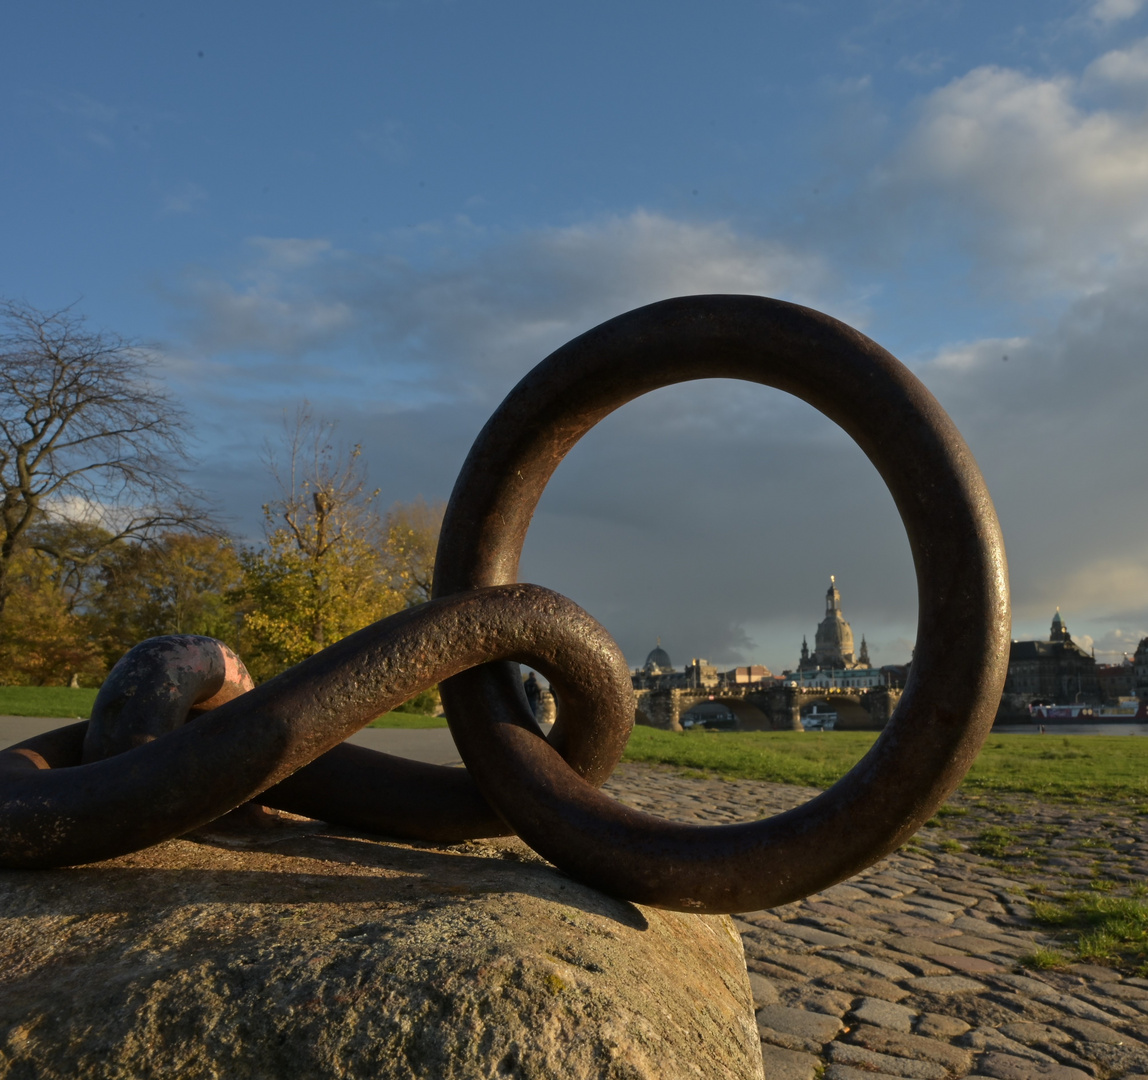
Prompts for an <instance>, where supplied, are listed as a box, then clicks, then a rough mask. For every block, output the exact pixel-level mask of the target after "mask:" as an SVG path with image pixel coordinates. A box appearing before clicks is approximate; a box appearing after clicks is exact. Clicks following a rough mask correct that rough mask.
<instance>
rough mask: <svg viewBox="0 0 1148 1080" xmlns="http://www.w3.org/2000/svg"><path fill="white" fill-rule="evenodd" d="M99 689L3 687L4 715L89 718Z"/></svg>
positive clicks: (404, 717) (437, 721) (390, 721)
mask: <svg viewBox="0 0 1148 1080" xmlns="http://www.w3.org/2000/svg"><path fill="white" fill-rule="evenodd" d="M97 693H98V691H97V690H92V689H87V688H79V689H72V688H71V687H70V686H0V716H58V717H61V718H64V719H70V718H72V717H74V716H78V717H80V718H81V719H84V720H86V719H88V717H89V716H91V714H92V705H93V704H94V703H95V700H96V694H97ZM367 726H368V727H377V728H441V727H446V720H445V719H444V718H443V717H441V716H421V715H420V714H418V713H400V712H390V713H384V714H383V715H382V716H380V717H379V718H378V719H377V720H372V721H371V722H370V723H369V724H368V725H367Z"/></svg>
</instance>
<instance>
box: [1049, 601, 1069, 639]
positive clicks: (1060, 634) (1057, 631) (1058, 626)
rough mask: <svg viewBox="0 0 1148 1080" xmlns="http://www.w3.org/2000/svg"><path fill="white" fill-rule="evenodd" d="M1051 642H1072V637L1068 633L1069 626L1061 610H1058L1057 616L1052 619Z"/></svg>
mask: <svg viewBox="0 0 1148 1080" xmlns="http://www.w3.org/2000/svg"><path fill="white" fill-rule="evenodd" d="M1048 640H1049V641H1071V640H1072V635H1071V634H1069V632H1068V626H1067V624H1066V623H1065V621H1064V619H1063V617H1062V616H1061V614H1060V608H1059V607H1058V608H1057V609H1056V614H1055V615H1053V617H1052V631H1051V632H1050V633H1049V635H1048Z"/></svg>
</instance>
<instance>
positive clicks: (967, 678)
mask: <svg viewBox="0 0 1148 1080" xmlns="http://www.w3.org/2000/svg"><path fill="white" fill-rule="evenodd" d="M699 378H729V379H742V380H746V381H749V382H757V383H762V384H764V385H767V386H774V387H777V388H779V389H782V390H785V391H788V392H789V393H791V394H794V395H796V396H797V397H799V398H802V399H803V400H805V401H806V402H808V403H809V404H810V405H812V406H814V408H816V409H818V410H820V411H821V412H822V413H824V414H825V415H826V416H827V417H829V418H830V419H831V420H833V421H835V422H836V423H837V424H839V425H840V426H841V427H842V428H844V430H845V431H846V432H848V434H849V435H850V436H851V437H852V438H853V439H854V441H855V442H856V443H857V444H858V445H859V446H860V447H861V449H862V450H863V451H864V452H865V454H866V455H867V456H868V458H869V460H870V461H871V462H872V463H873V464H874V465H875V466H876V468H877V471H878V472H879V473H880V475H881V476H882V478H883V479H884V481H885V483H886V485H887V486H888V488H889V491H890V492H891V494H892V496H893V499H894V502H895V503H896V506H897V508H898V510H899V512H900V515H901V518H902V521H903V523H904V526H905V529H906V531H907V533H908V537H909V544H910V547H911V550H912V555H913V561H914V565H915V568H916V573H917V591H918V636H917V644H916V650H915V653H914V660H913V665H912V669H911V674H910V676H909V679H908V684H907V686H906V688H905V691H904V694H903V696H902V698H901V702H900V705H899V706H898V708H897V709H896V711H895V713H894V715H893V718H892V720H891V721H890V723H889V724H888V726H887V727H886V728H885V730H884V731H883V732H882V734H881V735H880V737H879V738H878V739H877V741H876V743H875V744H874V746H873V747H872V749H871V750H870V751H869V753H868V754H866V755H865V757H864V758H863V759H862V760H861V761H860V762H859V763H858V764H857V765H856V766H855V767H854V768H853V769H852V771H851V772H849V773H848V775H846V776H845V777H844V778H843V779H842V780H840V781H839V782H838V783H837V784H835V785H834V786H833V787H832V788H831V789H830V790H829V791H827V792H825V793H824V794H822V795H820V796H819V797H817V798H815V799H813V800H811V801H810V802H808V803H806V804H805V805H804V806H802V807H800V808H798V809H796V810H792V811H790V812H788V813H785V814H780V815H778V816H776V817H773V818H770V819H768V820H765V821H760V822H754V823H751V824H743V825H723V826H716V827H699V826H690V825H680V824H676V823H670V822H667V821H664V820H662V819H659V818H655V817H652V816H650V815H648V814H643V813H639V812H637V811H635V810H631V809H629V808H627V807H624V806H622V805H620V804H619V803H617V802H614V801H613V800H611V799H609V798H608V797H606V796H605V795H603V794H602V793H601V792H599V791H596V790H595V789H594V788H592V787H590V786H589V785H588V784H586V783H584V782H583V781H581V780H580V779H579V778H578V777H577V776H576V775H575V774H574V773H573V772H572V771H571V770H570V769H569V768H568V767H567V766H566V765H565V763H564V762H563V761H562V759H561V758H560V757H559V756H558V755H557V754H556V753H555V752H554V750H553V748H552V747H550V746H548V745H547V744H546V742H545V741H544V740H542V739H539V738H537V737H534V736H532V735H531V734H530V733H529V732H526V731H524V730H523V729H521V728H520V727H516V726H514V725H512V724H507V723H505V722H502V721H501V720H500V715H501V713H502V712H503V711H504V710H505V708H506V707H507V706H508V705H509V702H508V701H507V699H506V687H507V686H508V685H509V684H510V682H511V679H510V677H509V676H508V675H507V674H506V672H505V671H500V670H499V667H500V666H499V665H485V666H483V667H480V668H476V669H474V670H472V671H468V672H466V673H464V674H460V675H457V676H455V677H453V678H452V679H450V680H449V681H447V682H446V683H445V684H444V685H443V687H442V694H443V702H444V704H445V706H446V710H447V715H448V718H449V721H450V726H451V730H452V732H453V734H454V737H455V742H456V744H457V746H458V748H459V751H460V752H461V754H462V757H463V760H464V761H465V762H466V765H467V768H468V769H469V770H470V772H471V774H472V775H473V776H474V778H475V780H476V781H477V783H478V786H479V788H480V790H481V791H482V793H483V794H484V795H485V796H486V798H487V800H488V801H489V802H490V803H491V805H492V806H494V807H495V809H496V810H497V811H498V812H499V813H500V814H501V815H502V817H503V818H505V820H506V821H507V822H509V823H510V824H511V825H512V826H513V827H514V829H515V830H516V831H517V832H518V833H519V835H520V836H521V837H522V838H523V839H524V840H525V841H526V842H527V843H528V844H530V845H531V846H532V847H533V848H535V850H537V851H538V852H540V853H541V854H543V855H544V856H546V857H547V858H548V859H550V860H551V861H552V862H554V863H555V864H556V865H558V866H559V867H561V868H562V869H564V870H566V871H567V872H569V873H570V874H572V875H573V876H574V877H577V878H579V879H581V880H582V881H585V882H588V883H590V884H592V885H596V886H598V887H599V888H601V889H603V890H604V891H606V892H610V893H613V894H615V895H617V896H622V897H625V898H627V899H629V900H633V901H637V902H640V903H646V904H652V905H658V906H663V907H670V908H678V909H684V910H693V911H707V912H729V911H747V910H753V909H757V908H765V907H772V906H775V905H777V904H782V903H786V902H788V901H791V900H795V899H797V898H799V897H801V896H805V895H808V894H809V893H812V892H816V891H818V890H819V889H822V888H825V887H827V886H829V885H831V884H833V883H834V882H837V881H841V880H842V879H844V878H846V877H848V876H849V875H851V874H854V873H856V872H857V871H858V870H861V869H863V868H864V867H865V866H868V865H870V864H871V863H873V862H875V861H876V860H877V859H878V858H880V857H881V856H883V855H885V854H887V853H888V852H889V851H892V850H893V849H894V848H896V847H897V846H898V845H899V844H901V843H903V842H904V841H905V840H906V839H907V838H908V837H909V836H910V835H911V834H912V833H913V832H914V831H915V830H916V829H917V828H919V827H920V826H921V824H923V823H924V821H925V820H926V819H927V818H928V817H929V816H930V815H931V814H932V813H933V811H934V810H935V809H936V808H937V807H938V806H939V805H940V804H941V802H943V801H944V799H945V798H946V796H947V795H948V794H949V793H950V792H951V791H952V790H953V789H954V788H955V787H956V785H957V783H958V782H959V781H960V779H961V777H962V776H963V775H964V773H965V772H966V770H967V769H968V767H969V765H970V764H971V763H972V760H973V758H974V757H975V755H976V753H977V750H978V749H979V748H980V745H981V743H982V742H983V740H984V738H985V736H986V735H987V734H988V731H989V729H990V727H991V725H992V721H993V716H994V713H995V710H996V706H997V703H998V701H999V700H1000V693H1001V689H1002V687H1003V684H1004V677H1005V671H1006V666H1007V658H1008V640H1009V602H1008V585H1007V570H1006V565H1005V555H1004V546H1003V542H1002V539H1001V535H1000V528H999V525H998V523H997V518H996V513H995V511H994V509H993V506H992V502H991V500H990V498H989V494H988V491H987V490H986V488H985V484H984V481H983V479H982V477H981V474H980V472H979V470H978V469H977V466H976V463H975V462H974V460H973V457H972V454H971V453H970V451H969V449H968V447H967V446H966V445H965V443H964V440H963V439H962V438H961V436H960V434H959V432H958V431H957V429H956V427H955V426H954V425H953V423H952V421H951V420H950V419H949V417H948V416H947V415H946V414H945V412H944V410H943V409H942V408H941V407H940V405H939V404H938V403H937V402H936V400H935V399H934V398H933V397H932V395H931V394H930V393H929V392H928V391H927V390H926V389H925V387H924V386H923V385H922V384H921V383H920V381H919V380H918V379H917V378H916V377H915V376H913V375H912V373H910V372H909V371H908V369H907V368H905V367H904V366H903V365H902V364H900V363H899V362H898V361H897V360H896V359H895V358H894V357H893V356H891V355H890V354H889V353H887V352H886V351H885V350H884V349H882V348H881V347H880V346H879V345H877V344H876V343H875V342H873V341H871V340H870V339H869V338H867V337H865V336H864V335H863V334H860V333H858V332H857V331H855V330H853V329H852V328H850V327H848V326H846V325H845V324H843V323H840V322H838V321H837V320H835V319H832V318H830V317H829V316H827V315H823V314H821V313H819V312H816V311H812V310H810V309H808V308H802V307H798V306H796V305H793V304H787V303H783V302H781V301H777V300H767V299H764V298H760V297H752V296H696V297H683V298H679V299H674V300H666V301H663V302H661V303H657V304H652V305H650V306H648V307H644V308H639V309H638V310H636V311H631V312H629V313H628V314H625V315H621V316H619V317H618V318H615V319H612V320H610V321H609V322H606V323H603V324H602V325H601V326H598V327H597V328H595V329H593V330H590V331H589V332H588V333H585V334H583V335H582V336H580V337H578V338H575V339H574V340H573V341H571V342H569V343H568V344H566V345H564V346H563V347H562V348H560V349H558V350H557V351H556V352H554V353H552V354H551V355H550V356H549V357H548V358H547V359H546V360H544V361H543V362H542V363H541V364H539V365H538V366H537V367H536V368H534V370H533V371H531V372H530V373H529V374H528V375H527V376H526V377H525V378H524V379H523V380H522V381H521V382H520V383H519V384H518V385H517V386H516V387H515V388H514V389H513V390H512V391H511V392H510V394H509V395H508V396H507V398H506V399H505V401H503V403H502V405H501V406H500V407H499V408H498V410H497V411H496V412H495V413H494V415H493V416H492V417H491V418H490V420H489V421H488V422H487V424H486V426H485V427H484V428H483V430H482V432H481V433H480V435H479V436H478V439H477V440H476V441H475V443H474V446H473V447H472V449H471V451H470V454H469V456H468V457H467V459H466V462H465V464H464V465H463V468H462V471H461V473H460V474H459V478H458V480H457V482H456V484H455V488H454V492H453V494H452V496H451V499H450V503H449V504H448V507H447V512H446V517H445V520H444V523H443V529H442V534H441V538H440V542H439V548H438V556H437V560H436V571H435V583H434V595H436V596H438V597H444V596H449V595H451V594H452V593H456V592H460V591H464V590H468V589H473V588H479V587H483V586H490V585H498V584H505V583H509V582H512V581H514V580H515V579H516V577H517V571H518V560H519V555H520V553H521V550H522V543H523V540H524V538H525V535H526V530H527V528H528V526H529V524H530V519H531V517H532V515H533V513H534V509H535V507H536V505H537V502H538V499H539V497H540V495H541V494H542V491H543V488H544V487H545V486H546V483H547V481H548V480H549V479H550V476H551V474H552V473H553V472H554V470H555V469H556V468H557V466H558V464H559V463H560V462H561V461H562V459H563V458H564V457H565V455H566V454H567V452H568V451H569V450H570V449H571V447H573V446H574V444H575V443H576V442H577V441H578V439H579V438H581V436H582V435H584V434H585V433H586V432H587V431H588V430H589V429H590V428H591V427H593V426H594V425H595V424H596V423H597V422H598V421H599V420H601V419H602V418H603V417H605V416H606V415H607V414H608V413H610V412H612V411H613V410H614V409H617V408H618V407H619V406H621V405H623V404H625V403H626V402H628V401H631V400H633V399H634V398H636V397H638V396H639V395H641V394H645V393H647V392H649V391H651V390H654V389H657V388H659V387H663V386H668V385H670V384H673V383H679V382H683V381H686V380H691V379H699ZM559 720H560V722H561V712H560V713H559ZM508 775H512V776H514V777H515V783H514V784H513V785H510V784H507V783H505V778H506V777H507V776H508Z"/></svg>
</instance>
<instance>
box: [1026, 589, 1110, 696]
mask: <svg viewBox="0 0 1148 1080" xmlns="http://www.w3.org/2000/svg"><path fill="white" fill-rule="evenodd" d="M1005 693H1006V694H1015V695H1017V696H1018V697H1021V698H1024V699H1025V700H1026V701H1028V702H1029V703H1031V704H1037V703H1041V704H1045V705H1073V704H1077V703H1080V704H1100V703H1101V702H1102V701H1103V700H1104V692H1103V690H1102V689H1101V686H1100V678H1099V676H1098V675H1097V671H1096V660H1095V659H1094V658H1093V657H1092V656H1090V655H1089V654H1088V653H1086V652H1085V651H1084V650H1083V649H1082V648H1081V647H1080V646H1079V645H1077V644H1076V642H1075V641H1073V640H1072V635H1071V634H1070V633H1069V632H1068V625H1067V624H1066V623H1065V621H1064V618H1063V617H1062V616H1061V614H1060V608H1057V609H1056V614H1055V615H1054V616H1053V617H1052V627H1051V629H1050V631H1049V636H1048V640H1047V641H1014V642H1013V643H1012V645H1011V647H1010V648H1009V662H1008V678H1007V679H1006V680H1005Z"/></svg>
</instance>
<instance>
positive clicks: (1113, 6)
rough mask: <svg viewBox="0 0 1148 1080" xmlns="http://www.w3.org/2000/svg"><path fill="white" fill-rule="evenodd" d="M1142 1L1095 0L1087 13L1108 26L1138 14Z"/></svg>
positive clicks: (1143, 0) (1142, 4)
mask: <svg viewBox="0 0 1148 1080" xmlns="http://www.w3.org/2000/svg"><path fill="white" fill-rule="evenodd" d="M1144 3H1145V0H1095V3H1093V4H1092V6H1091V8H1090V9H1089V12H1088V13H1089V15H1090V16H1091V17H1092V18H1094V19H1096V20H1097V21H1098V22H1101V23H1104V24H1105V25H1106V26H1108V25H1111V24H1113V23H1118V22H1123V21H1124V20H1125V19H1131V18H1132V17H1133V16H1135V15H1138V14H1139V13H1140V11H1141V9H1142V8H1143V7H1144Z"/></svg>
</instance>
